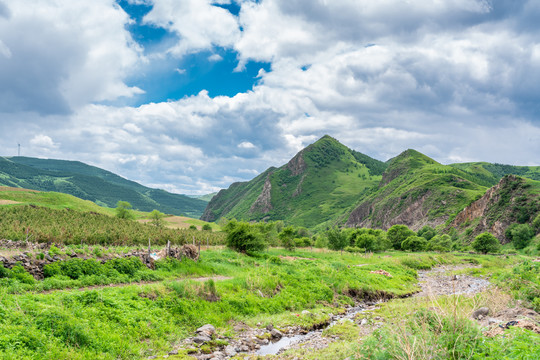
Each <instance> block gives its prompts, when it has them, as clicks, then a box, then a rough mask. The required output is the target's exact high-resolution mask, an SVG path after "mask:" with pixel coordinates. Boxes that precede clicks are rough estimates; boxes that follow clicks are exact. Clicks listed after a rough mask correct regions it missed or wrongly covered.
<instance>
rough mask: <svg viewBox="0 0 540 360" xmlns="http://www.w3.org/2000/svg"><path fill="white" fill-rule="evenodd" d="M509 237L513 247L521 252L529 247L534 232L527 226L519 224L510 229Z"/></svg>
mask: <svg viewBox="0 0 540 360" xmlns="http://www.w3.org/2000/svg"><path fill="white" fill-rule="evenodd" d="M510 237H511V238H512V242H513V243H514V247H515V248H516V249H518V250H521V249H524V248H526V247H527V245H529V242H530V241H531V239H532V238H533V237H534V230H533V229H532V228H531V227H530V226H529V225H527V224H519V225H516V226H514V227H512V230H510Z"/></svg>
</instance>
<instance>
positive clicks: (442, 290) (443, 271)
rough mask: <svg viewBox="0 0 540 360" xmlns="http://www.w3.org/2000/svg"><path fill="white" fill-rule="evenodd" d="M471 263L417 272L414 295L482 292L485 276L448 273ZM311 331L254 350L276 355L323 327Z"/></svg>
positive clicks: (358, 309) (347, 317)
mask: <svg viewBox="0 0 540 360" xmlns="http://www.w3.org/2000/svg"><path fill="white" fill-rule="evenodd" d="M471 267H474V266H463V265H460V266H441V267H437V268H434V269H431V270H427V271H419V272H418V281H419V285H420V287H421V289H422V290H421V291H420V292H418V293H416V294H414V296H439V295H450V294H456V295H457V294H475V293H478V292H481V291H484V290H485V289H486V288H487V287H488V286H489V284H490V282H489V281H488V280H487V279H483V278H477V277H472V276H467V275H458V276H453V275H450V274H449V272H451V271H454V270H460V269H463V268H471ZM376 307H377V306H376V304H373V305H372V304H370V306H368V305H366V304H360V305H357V306H355V307H351V308H349V309H347V312H346V313H345V314H341V315H334V316H332V318H331V321H330V323H329V324H328V325H327V326H326V327H325V329H328V328H330V327H332V326H334V325H335V324H337V323H338V322H341V321H354V318H355V316H356V315H357V314H360V313H363V312H364V311H366V310H373V309H375V308H376ZM325 329H322V330H313V331H309V332H308V333H307V334H294V335H289V336H283V337H282V338H281V339H280V340H279V341H276V342H274V343H269V344H268V345H264V346H261V348H260V349H259V350H258V351H257V355H276V354H278V353H280V352H282V351H284V350H287V349H289V348H291V347H294V346H295V345H297V346H298V344H301V343H306V342H309V340H310V339H312V338H315V337H317V336H319V337H320V336H321V334H322V332H323V331H324V330H325Z"/></svg>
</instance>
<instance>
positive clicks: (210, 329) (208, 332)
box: [195, 324, 216, 337]
mask: <svg viewBox="0 0 540 360" xmlns="http://www.w3.org/2000/svg"><path fill="white" fill-rule="evenodd" d="M195 332H196V333H197V334H199V335H203V336H208V337H212V335H214V334H215V333H216V328H215V327H214V326H213V325H210V324H206V325H203V326H201V327H200V328H198V329H197V330H196V331H195Z"/></svg>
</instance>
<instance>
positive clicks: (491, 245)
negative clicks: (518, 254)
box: [471, 232, 501, 254]
mask: <svg viewBox="0 0 540 360" xmlns="http://www.w3.org/2000/svg"><path fill="white" fill-rule="evenodd" d="M471 246H472V247H473V249H474V250H475V251H477V252H480V253H483V254H487V253H490V252H498V251H499V248H500V247H501V244H500V243H499V240H498V239H497V238H496V237H495V236H493V235H492V234H490V233H489V232H484V233H482V234H480V235H478V236H477V237H476V238H475V239H474V241H473V242H472V244H471Z"/></svg>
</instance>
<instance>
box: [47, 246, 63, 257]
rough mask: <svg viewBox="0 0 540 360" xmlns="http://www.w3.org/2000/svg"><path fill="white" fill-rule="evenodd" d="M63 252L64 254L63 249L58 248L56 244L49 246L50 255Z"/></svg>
mask: <svg viewBox="0 0 540 360" xmlns="http://www.w3.org/2000/svg"><path fill="white" fill-rule="evenodd" d="M61 254H62V251H61V250H60V249H59V248H57V247H56V246H54V245H51V247H50V248H49V255H50V256H55V255H61Z"/></svg>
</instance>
